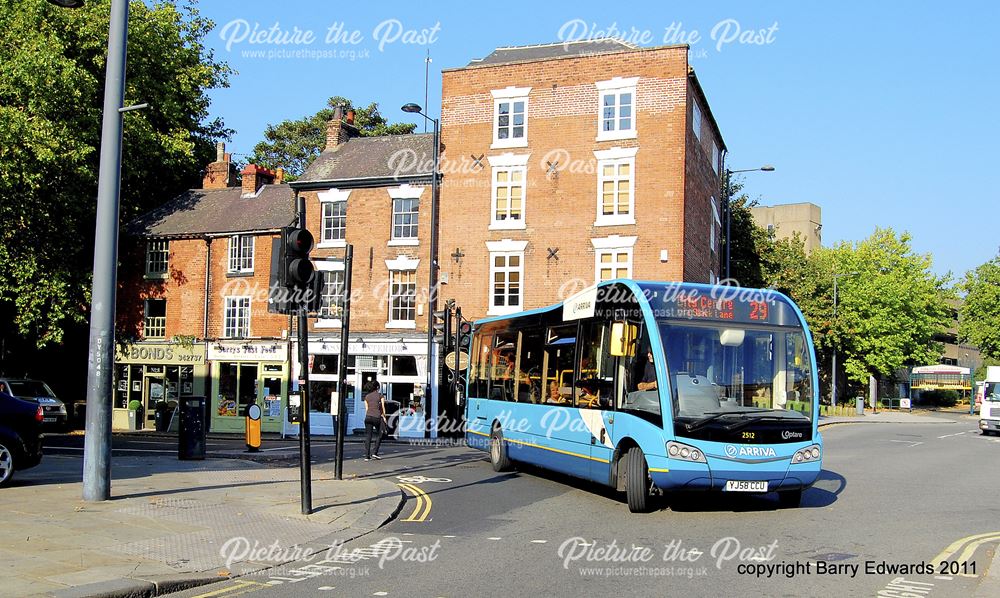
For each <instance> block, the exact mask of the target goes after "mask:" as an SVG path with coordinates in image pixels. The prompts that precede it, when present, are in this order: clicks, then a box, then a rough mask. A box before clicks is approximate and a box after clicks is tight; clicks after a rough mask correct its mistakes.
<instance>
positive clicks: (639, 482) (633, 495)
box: [625, 447, 652, 513]
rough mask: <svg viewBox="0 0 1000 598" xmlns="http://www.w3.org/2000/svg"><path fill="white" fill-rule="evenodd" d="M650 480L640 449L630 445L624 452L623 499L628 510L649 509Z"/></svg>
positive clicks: (641, 510) (638, 511) (640, 510)
mask: <svg viewBox="0 0 1000 598" xmlns="http://www.w3.org/2000/svg"><path fill="white" fill-rule="evenodd" d="M651 486H652V482H651V480H650V479H649V469H648V468H647V467H646V458H645V457H644V456H643V454H642V449H640V448H639V447H632V448H630V449H629V450H628V452H627V453H625V499H626V501H627V502H628V510H629V511H632V512H633V513H645V512H646V511H648V510H649V503H650V497H649V489H650V487H651Z"/></svg>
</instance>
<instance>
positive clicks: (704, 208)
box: [684, 87, 725, 282]
mask: <svg viewBox="0 0 1000 598" xmlns="http://www.w3.org/2000/svg"><path fill="white" fill-rule="evenodd" d="M697 96H698V94H697V93H695V90H694V88H693V87H691V88H690V89H689V91H688V110H687V118H688V122H689V123H690V122H691V119H692V116H691V112H692V109H691V105H692V103H693V102H698V103H699V104H700V105H701V109H702V112H703V114H705V115H707V114H708V109H707V108H706V107H705V105H704V103H702V102H701V100H700V98H698V97H697ZM701 129H702V130H701V138H700V139H699V138H698V137H695V136H694V135H688V137H687V141H686V143H687V156H686V160H685V164H684V171H685V181H684V189H685V194H686V196H687V201H686V203H685V208H684V212H685V226H684V236H685V244H684V280H689V281H692V282H708V281H709V270H712V271H714V272H715V275H716V276H717V277H722V276H724V272H722V271H720V266H719V263H720V262H719V260H720V258H719V250H720V248H721V242H720V241H721V239H722V235H723V234H724V233H725V229H724V228H722V227H724V225H725V214H724V213H723V206H722V200H721V194H720V185H721V181H720V179H719V175H718V174H717V173H716V172H715V170H714V169H713V168H712V140H717V139H718V138H717V137H716V136H715V133H714V132H713V131H712V127H711V125H710V124H709V122H708V117H707V116H706V117H705V118H703V120H702V127H701ZM716 142H718V141H716ZM720 147H721V144H720ZM712 197H715V199H716V201H717V202H718V206H719V218H720V222H721V224H722V227H720V228H719V229H718V230H717V231H716V236H715V246H714V247H710V241H711V228H710V226H711V222H712V218H713V216H712V203H711V202H712V199H711V198H712Z"/></svg>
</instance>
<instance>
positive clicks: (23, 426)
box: [0, 392, 45, 486]
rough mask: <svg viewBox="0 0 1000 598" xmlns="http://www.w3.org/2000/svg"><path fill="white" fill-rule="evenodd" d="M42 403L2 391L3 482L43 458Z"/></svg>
mask: <svg viewBox="0 0 1000 598" xmlns="http://www.w3.org/2000/svg"><path fill="white" fill-rule="evenodd" d="M44 417H45V413H44V410H43V408H42V406H41V405H39V404H38V403H35V402H32V401H25V400H23V399H19V398H17V397H14V396H11V395H9V394H7V393H2V392H0V486H4V485H6V484H7V483H9V482H10V480H11V478H13V477H14V472H15V471H17V470H20V469H28V468H29V467H34V466H36V465H38V463H39V462H40V461H41V460H42V439H41V428H42V419H44Z"/></svg>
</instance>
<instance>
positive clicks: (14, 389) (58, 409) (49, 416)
mask: <svg viewBox="0 0 1000 598" xmlns="http://www.w3.org/2000/svg"><path fill="white" fill-rule="evenodd" d="M0 392H6V393H7V394H10V395H13V396H15V397H17V398H19V399H23V400H25V401H31V402H33V403H37V404H39V405H41V406H42V412H43V413H44V419H43V421H42V424H43V425H44V427H45V428H46V429H48V430H56V431H60V432H62V431H64V430H66V429H67V428H69V413H68V412H67V410H66V405H65V404H64V403H63V402H62V401H60V400H59V397H57V396H56V393H54V392H52V389H51V388H49V385H48V384H46V383H44V382H42V381H41V380H25V379H16V378H0Z"/></svg>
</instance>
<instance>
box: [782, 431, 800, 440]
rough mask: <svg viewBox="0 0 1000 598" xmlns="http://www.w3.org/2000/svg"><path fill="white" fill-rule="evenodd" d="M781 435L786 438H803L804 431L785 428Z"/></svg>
mask: <svg viewBox="0 0 1000 598" xmlns="http://www.w3.org/2000/svg"><path fill="white" fill-rule="evenodd" d="M781 437H782V438H783V439H785V440H790V439H792V438H802V432H792V431H791V430H785V431H784V432H782V433H781Z"/></svg>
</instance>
